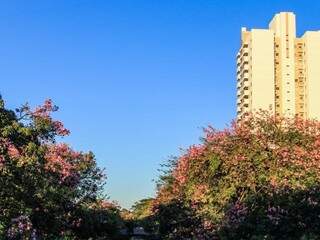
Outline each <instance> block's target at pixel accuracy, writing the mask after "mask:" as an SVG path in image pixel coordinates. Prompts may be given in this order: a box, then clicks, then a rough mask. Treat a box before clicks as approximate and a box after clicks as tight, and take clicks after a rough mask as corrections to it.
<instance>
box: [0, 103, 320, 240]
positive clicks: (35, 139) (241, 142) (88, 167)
mask: <svg viewBox="0 0 320 240" xmlns="http://www.w3.org/2000/svg"><path fill="white" fill-rule="evenodd" d="M57 110H58V109H57V107H56V106H54V105H53V103H52V102H51V101H50V100H48V101H46V102H45V103H44V105H42V106H39V107H37V108H35V109H31V108H30V107H29V106H28V105H24V106H22V107H21V108H18V109H16V110H14V111H12V110H9V109H7V108H6V107H5V105H4V101H3V100H2V99H1V98H0V240H1V239H10V240H29V239H32V240H40V239H60V240H67V239H68V240H76V239H79V240H81V239H83V240H84V239H113V240H116V239H128V238H129V237H130V236H132V235H134V234H136V233H135V230H136V229H138V230H139V229H140V230H141V229H142V231H140V233H138V234H136V235H139V234H140V235H141V237H143V238H144V239H162V240H187V239H189V240H191V239H193V240H207V239H208V240H209V239H210V240H215V239H216V240H232V239H234V240H239V239H240V240H241V239H243V240H247V239H251V240H260V239H261V240H262V239H266V240H269V239H270V240H273V239H289V240H290V239H292V240H295V239H301V240H307V239H309V240H311V239H314V240H315V239H320V191H319V190H320V189H319V188H320V122H318V121H310V120H302V119H299V118H292V119H286V118H278V117H274V116H271V115H270V114H268V113H267V112H260V113H258V114H255V115H248V116H247V117H246V118H244V119H243V120H241V121H238V122H233V123H232V124H231V126H230V127H228V128H226V129H225V130H216V129H214V128H212V127H208V128H206V129H204V136H203V137H202V139H201V143H200V144H199V145H193V146H191V147H189V148H188V149H186V150H185V151H184V152H182V153H181V155H180V156H178V157H176V158H173V159H171V160H169V161H168V162H167V163H166V164H165V165H164V166H163V168H162V172H161V175H160V178H159V180H158V182H157V193H156V196H155V198H150V199H143V200H141V201H139V202H137V203H136V204H135V205H134V206H133V208H132V209H131V210H130V211H128V210H125V209H121V208H120V207H119V206H117V204H115V203H112V202H110V201H108V200H107V198H106V197H105V196H104V195H103V191H102V190H103V187H104V184H105V180H106V176H105V174H104V172H103V170H102V169H100V168H99V167H98V166H97V164H96V160H95V157H94V155H93V153H91V152H88V153H85V152H80V151H75V150H74V149H72V148H71V147H70V146H69V145H67V144H65V143H62V142H61V137H64V136H66V135H68V134H69V131H68V130H67V129H66V128H65V127H64V126H63V124H62V123H61V122H59V121H57V120H55V119H53V118H52V112H55V111H57ZM58 140H59V141H58ZM141 227H142V228H141Z"/></svg>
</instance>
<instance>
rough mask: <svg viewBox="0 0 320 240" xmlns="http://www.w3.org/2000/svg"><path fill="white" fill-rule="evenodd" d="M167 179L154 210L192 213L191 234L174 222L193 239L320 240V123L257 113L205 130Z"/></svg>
mask: <svg viewBox="0 0 320 240" xmlns="http://www.w3.org/2000/svg"><path fill="white" fill-rule="evenodd" d="M169 176H170V178H171V180H170V181H166V182H164V183H163V184H162V185H160V187H159V190H158V195H157V197H156V200H155V206H156V207H155V210H157V209H159V208H163V207H165V206H168V211H169V210H170V209H172V205H171V204H175V203H177V202H178V203H179V205H180V206H183V208H178V207H175V208H173V209H174V210H176V211H179V212H181V209H183V212H189V213H193V214H192V215H193V216H195V218H193V219H196V220H197V221H198V224H197V225H196V228H193V227H190V224H189V223H188V221H186V220H188V219H190V216H188V215H185V217H183V214H182V215H181V214H180V215H179V214H178V213H177V212H175V215H176V216H177V219H178V218H179V219H180V220H179V222H181V223H182V224H183V226H182V227H183V228H187V229H189V230H190V231H191V233H190V235H192V236H193V238H194V239H319V238H320V232H319V229H320V228H319V226H320V218H319V216H320V194H319V186H320V185H319V183H320V123H319V122H318V121H313V120H312V121H311V120H302V119H299V118H291V119H286V118H278V117H274V116H271V115H270V114H269V113H268V112H260V113H257V114H252V115H249V116H247V117H246V118H244V119H243V120H241V121H238V122H233V123H232V125H231V127H229V128H227V129H225V130H216V129H213V128H212V127H208V128H206V129H205V130H204V137H203V138H202V143H201V144H199V145H193V146H191V147H190V148H188V149H187V150H186V151H185V152H184V153H183V154H182V155H181V156H180V157H178V158H177V160H176V162H175V164H173V165H172V168H171V171H169ZM166 178H168V176H166ZM164 196H166V197H164ZM168 196H169V197H168ZM163 203H165V204H163ZM157 206H158V207H157ZM155 213H156V214H157V211H155ZM181 217H182V219H181ZM183 219H184V220H183ZM160 225H161V224H160ZM160 228H161V226H160ZM174 231H176V229H173V230H171V232H174ZM164 239H170V238H164ZM176 239H178V238H176Z"/></svg>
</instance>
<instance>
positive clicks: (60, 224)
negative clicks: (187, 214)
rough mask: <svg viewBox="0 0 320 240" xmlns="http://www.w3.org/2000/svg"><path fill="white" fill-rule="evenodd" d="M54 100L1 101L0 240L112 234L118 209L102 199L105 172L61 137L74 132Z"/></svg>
mask: <svg viewBox="0 0 320 240" xmlns="http://www.w3.org/2000/svg"><path fill="white" fill-rule="evenodd" d="M56 110H57V107H55V106H54V105H53V104H52V102H51V101H50V100H48V101H46V102H45V104H44V105H43V106H40V107H38V108H36V109H35V110H30V108H29V107H28V106H23V107H21V108H20V109H17V110H16V112H14V111H11V110H7V109H6V108H5V106H4V102H3V100H2V99H0V239H17V240H18V239H88V238H89V237H98V235H99V234H100V233H101V234H103V235H104V236H112V235H113V234H115V233H116V231H117V229H118V226H119V224H120V223H119V222H120V217H119V212H118V210H117V207H116V206H114V205H110V204H106V202H101V201H100V200H99V198H100V197H102V196H101V190H102V187H103V185H104V180H105V177H104V174H103V172H102V170H101V169H99V168H98V167H97V165H96V162H95V158H94V155H93V154H92V153H90V152H89V153H83V152H77V151H74V150H73V149H71V148H70V147H69V146H68V145H67V144H64V143H57V137H63V136H66V135H68V134H69V131H68V130H67V129H65V128H64V127H63V124H62V123H61V122H59V121H56V120H53V119H52V117H51V112H53V111H56Z"/></svg>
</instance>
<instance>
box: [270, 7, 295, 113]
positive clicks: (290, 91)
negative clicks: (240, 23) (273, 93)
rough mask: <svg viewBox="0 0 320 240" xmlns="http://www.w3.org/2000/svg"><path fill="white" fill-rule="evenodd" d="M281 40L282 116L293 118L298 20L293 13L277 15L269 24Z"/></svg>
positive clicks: (280, 83) (279, 58)
mask: <svg viewBox="0 0 320 240" xmlns="http://www.w3.org/2000/svg"><path fill="white" fill-rule="evenodd" d="M269 28H270V30H273V31H274V34H275V37H277V38H278V39H279V45H280V46H279V49H280V52H279V56H278V60H279V63H280V67H279V71H280V72H279V78H280V79H279V85H280V86H279V87H280V89H281V93H280V97H281V99H280V105H281V111H282V113H281V115H283V116H286V117H292V116H294V115H295V108H296V107H295V39H296V20H295V15H294V14H293V13H287V12H282V13H279V14H276V15H275V17H274V18H273V19H272V21H271V22H270V24H269Z"/></svg>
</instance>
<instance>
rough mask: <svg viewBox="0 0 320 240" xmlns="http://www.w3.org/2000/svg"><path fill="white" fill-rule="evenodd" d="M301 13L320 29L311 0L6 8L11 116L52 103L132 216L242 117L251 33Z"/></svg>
mask: <svg viewBox="0 0 320 240" xmlns="http://www.w3.org/2000/svg"><path fill="white" fill-rule="evenodd" d="M279 11H294V12H295V13H296V15H297V26H298V34H301V33H302V32H304V31H305V30H317V29H320V15H319V12H320V3H318V1H314V0H313V1H311V0H310V1H308V0H304V1H301V0H290V1H289V0H288V1H281V0H274V1H253V0H252V1H249V0H243V1H231V0H229V1H228V0H226V1H214V0H107V1H104V0H101V1H98V0H75V1H74V0H68V1H65V0H52V1H49V0H39V1H35V0H30V1H24V0H21V1H14V0H8V1H0V19H1V20H0V92H1V94H2V95H3V97H4V98H5V100H6V102H7V106H8V107H10V108H14V107H16V106H19V105H20V104H22V103H25V102H29V103H30V104H31V105H32V106H35V105H37V104H40V103H42V102H43V100H44V99H47V98H52V99H53V100H54V102H55V103H56V104H57V105H59V106H60V112H59V113H57V114H56V117H57V118H59V119H61V120H62V121H64V122H65V125H66V126H67V127H68V128H69V129H70V130H71V132H72V135H71V136H70V137H67V138H65V139H64V140H65V141H66V142H68V143H70V144H71V145H72V146H73V147H74V148H76V149H79V150H84V151H87V150H92V151H93V152H94V153H95V154H96V157H97V160H98V163H99V165H100V166H102V167H105V168H106V172H107V175H108V183H107V185H106V192H107V193H108V195H109V196H110V197H111V199H114V200H118V201H119V203H120V204H121V205H122V206H125V207H129V206H130V205H131V204H132V203H133V202H134V201H136V200H138V199H141V198H144V197H148V196H153V194H154V190H155V189H154V186H155V184H154V182H153V181H152V180H153V179H156V178H157V176H158V172H157V169H158V168H159V164H160V163H163V162H164V161H166V159H168V157H169V156H170V155H177V154H179V148H181V147H182V148H184V147H187V146H188V145H190V144H193V143H197V142H198V139H199V137H200V136H201V127H203V126H206V125H208V124H211V125H213V126H215V127H217V128H222V127H224V126H226V124H228V123H229V122H230V121H231V119H233V118H234V117H235V102H236V98H235V97H236V96H235V87H236V80H235V56H236V52H237V49H238V47H239V42H240V28H241V27H242V26H246V27H249V28H252V27H255V28H265V27H267V25H268V22H269V21H270V20H271V18H272V16H273V15H274V14H275V13H277V12H279Z"/></svg>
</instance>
